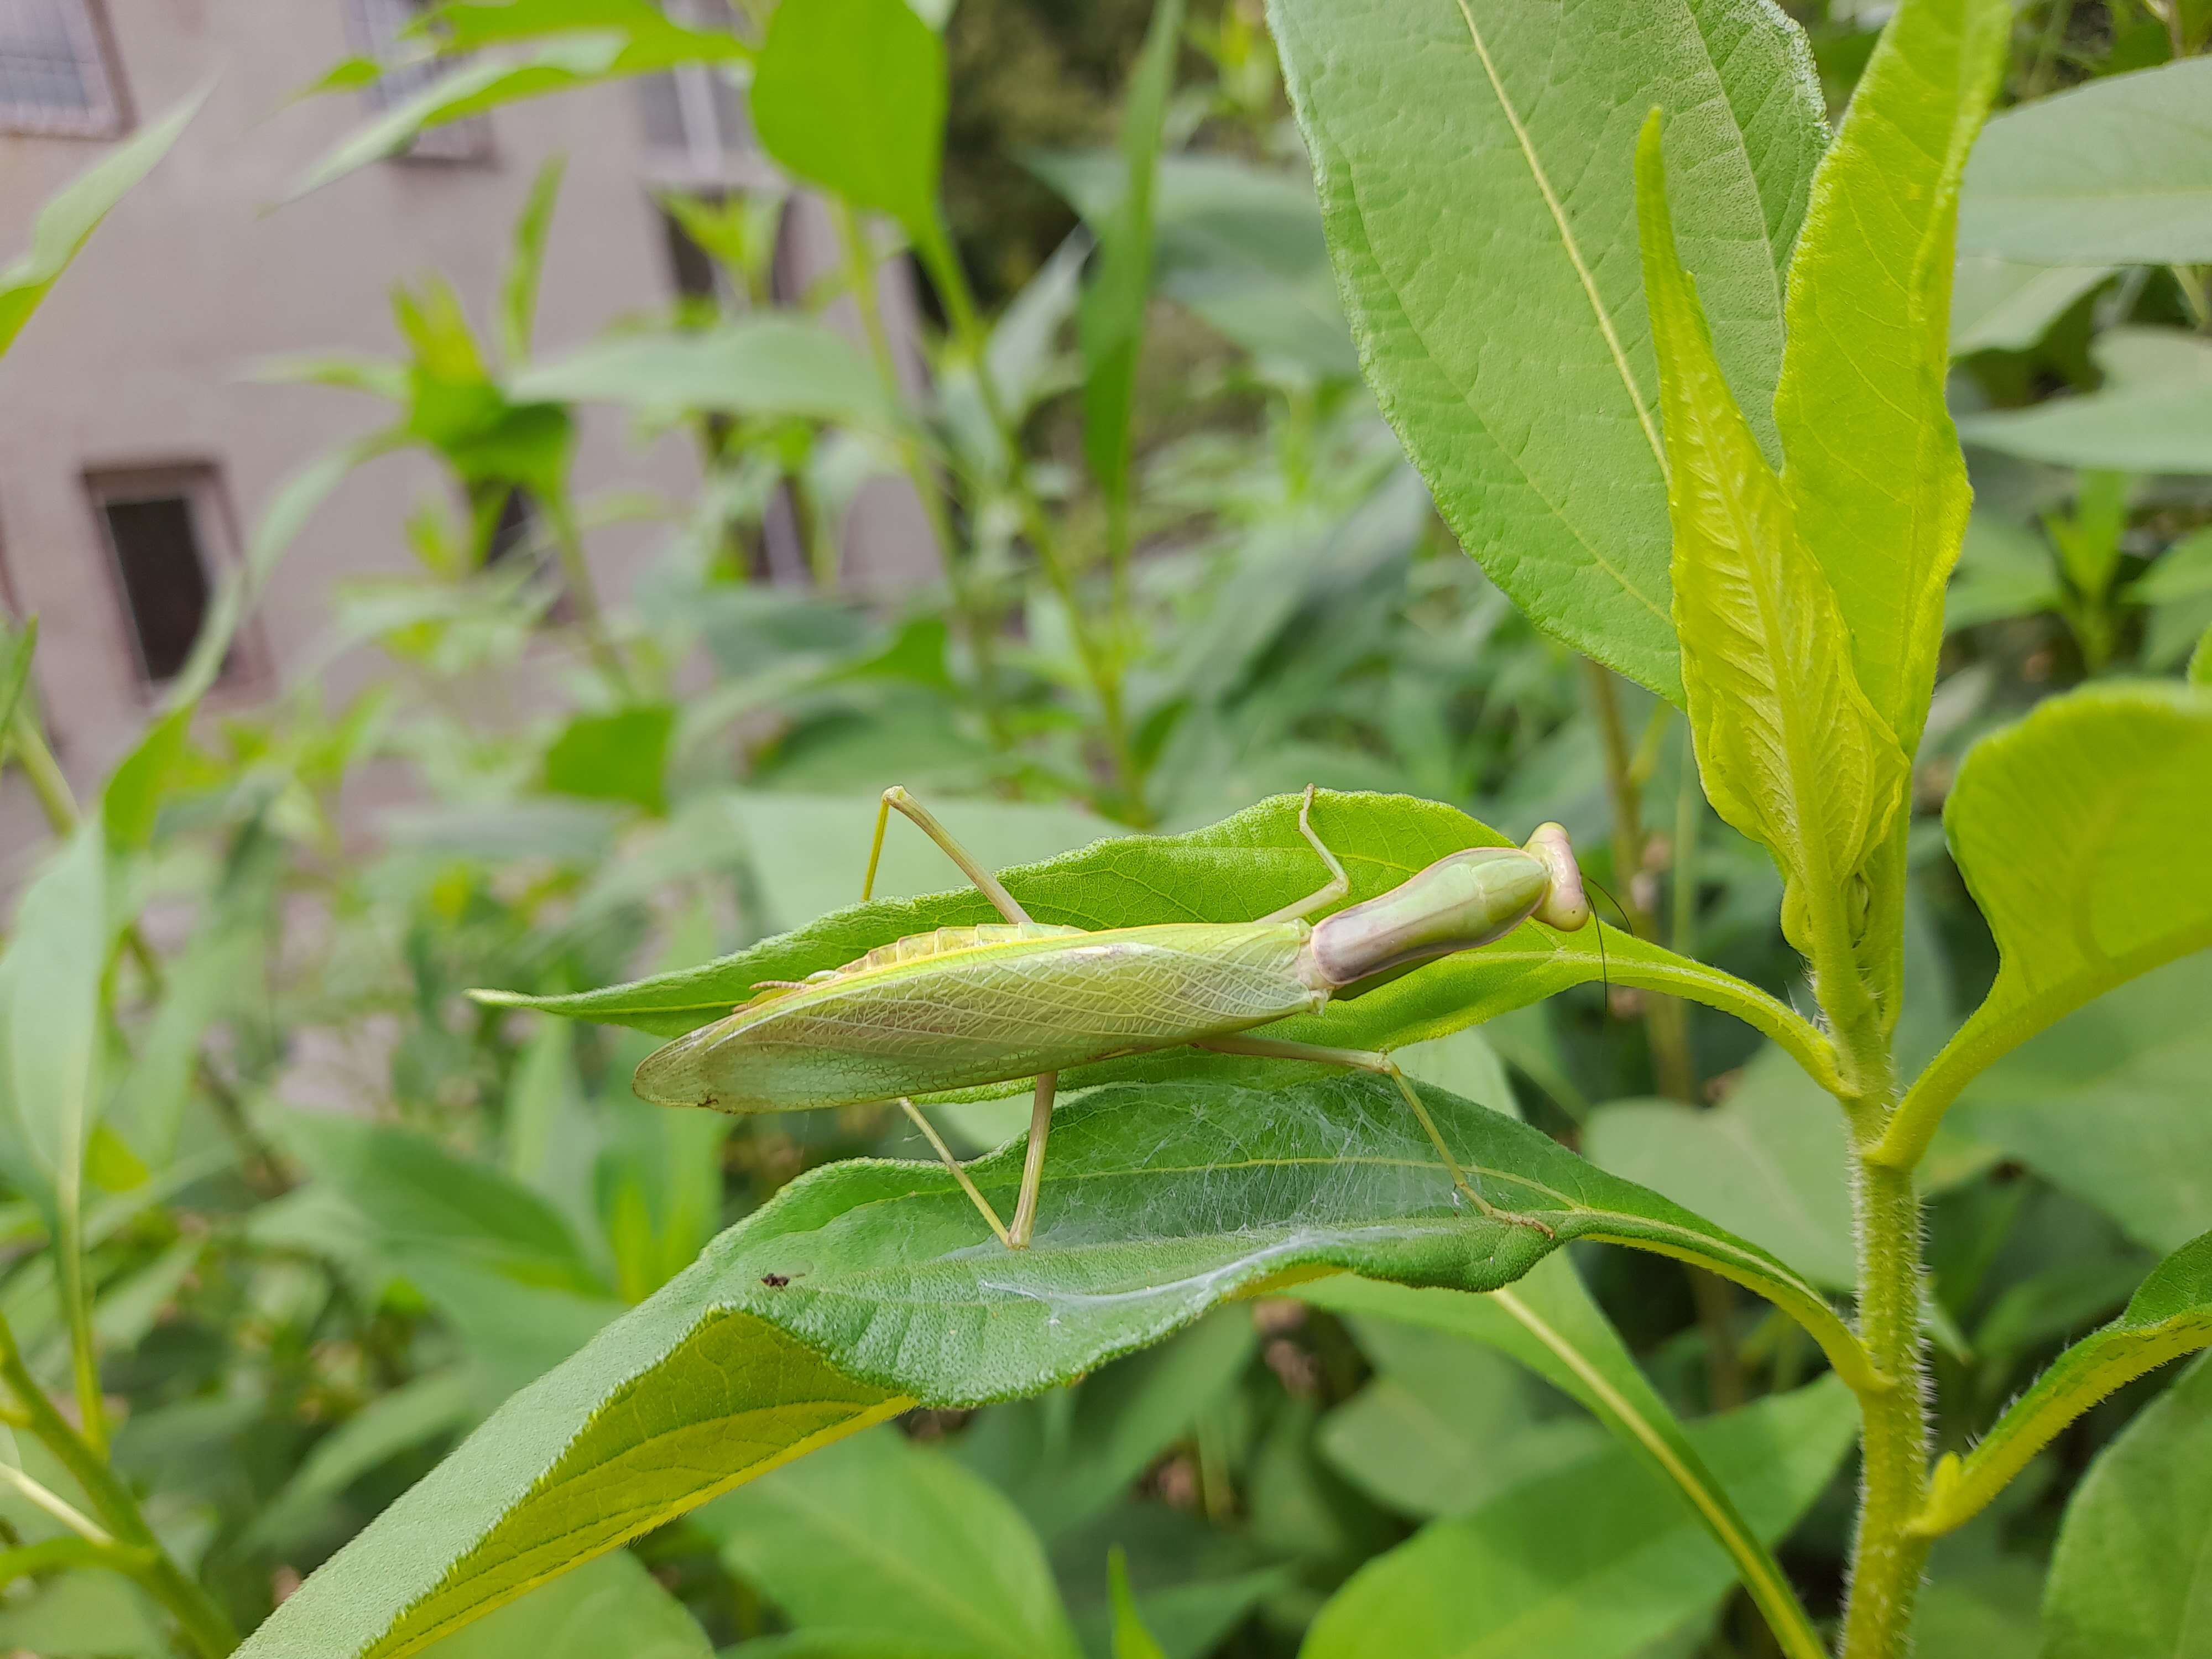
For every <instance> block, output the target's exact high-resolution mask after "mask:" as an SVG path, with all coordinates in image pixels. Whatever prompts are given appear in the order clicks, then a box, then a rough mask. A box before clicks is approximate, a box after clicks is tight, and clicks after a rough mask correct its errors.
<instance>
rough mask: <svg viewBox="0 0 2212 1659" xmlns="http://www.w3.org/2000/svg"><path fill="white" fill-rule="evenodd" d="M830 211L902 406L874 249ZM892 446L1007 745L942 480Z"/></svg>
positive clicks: (833, 207)
mask: <svg viewBox="0 0 2212 1659" xmlns="http://www.w3.org/2000/svg"><path fill="white" fill-rule="evenodd" d="M829 211H830V216H831V217H832V218H834V219H835V220H836V224H837V239H838V241H839V242H840V244H842V246H843V249H844V253H845V285H846V287H847V288H848V289H851V290H852V295H853V305H854V308H855V309H856V310H858V311H859V313H860V326H861V329H862V331H864V332H865V333H866V335H867V337H868V354H869V356H871V357H872V359H873V360H874V362H875V365H876V376H877V378H878V380H881V381H882V382H883V387H884V395H885V396H886V397H888V398H890V400H891V402H892V404H894V405H896V406H898V407H904V405H905V404H906V400H907V399H906V388H905V386H903V385H902V383H901V381H900V380H899V371H898V359H897V357H896V355H895V354H894V353H893V352H892V350H891V337H890V329H889V328H888V327H886V326H885V325H884V307H883V297H882V295H881V294H880V292H879V291H878V288H877V277H876V257H875V252H874V250H873V249H872V248H871V247H870V246H868V238H867V233H866V230H865V229H863V228H862V227H861V224H860V215H859V214H858V213H857V212H855V211H854V210H853V208H852V207H851V206H850V205H849V204H847V203H845V202H843V201H841V200H837V199H835V198H832V200H831V202H830V204H829ZM897 447H898V454H899V465H901V466H902V468H903V469H904V470H905V472H906V476H907V481H908V483H911V484H912V485H913V486H914V493H915V498H916V499H917V500H918V501H920V502H921V512H922V516H923V517H924V518H925V519H926V520H928V523H929V533H930V535H931V536H932V538H934V539H935V541H936V543H937V556H938V560H939V563H940V564H941V565H942V567H943V568H944V571H945V588H946V591H947V592H950V593H951V598H952V611H953V614H954V615H955V616H956V617H958V618H959V619H960V633H961V637H962V639H963V641H964V642H965V643H966V645H967V647H968V653H969V656H970V657H971V658H972V659H974V660H975V680H976V689H977V690H978V692H979V693H980V694H981V697H982V702H983V717H984V720H985V721H986V723H987V725H988V726H989V727H990V729H991V735H992V739H993V741H994V743H995V744H997V746H998V747H999V748H1000V749H1002V750H1003V749H1005V748H1006V745H1007V737H1006V726H1005V720H1004V716H1003V714H1002V712H1001V710H1000V699H999V668H998V642H997V640H996V638H995V636H994V633H993V630H992V627H991V622H990V618H989V617H987V616H985V615H984V614H983V611H982V608H981V604H980V603H979V601H978V599H977V596H976V593H975V588H974V586H973V584H972V583H971V582H970V581H969V571H968V568H967V561H966V560H965V559H964V558H963V557H962V556H961V552H960V544H959V542H958V540H957V538H955V537H954V535H953V533H952V518H951V514H950V513H947V512H946V511H945V485H944V481H943V480H942V479H940V478H939V477H938V476H937V473H936V471H935V470H934V469H933V467H931V465H929V461H928V458H927V456H925V455H924V454H923V453H922V450H921V444H920V443H919V442H917V441H915V439H913V438H911V437H908V436H905V435H901V437H900V438H899V440H898V444H897Z"/></svg>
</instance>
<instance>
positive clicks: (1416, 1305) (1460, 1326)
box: [1294, 1255, 1825, 1659]
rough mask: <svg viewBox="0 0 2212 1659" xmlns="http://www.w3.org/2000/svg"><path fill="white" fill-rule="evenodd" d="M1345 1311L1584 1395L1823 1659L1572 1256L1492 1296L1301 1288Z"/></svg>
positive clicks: (1765, 1605) (1780, 1625) (1794, 1637)
mask: <svg viewBox="0 0 2212 1659" xmlns="http://www.w3.org/2000/svg"><path fill="white" fill-rule="evenodd" d="M1294 1293H1295V1294H1296V1295H1297V1296H1298V1297H1301V1298H1302V1299H1303V1300H1305V1301H1308V1302H1311V1303H1314V1304H1317V1305H1318V1306H1321V1307H1324V1308H1328V1309H1331V1310H1335V1311H1337V1312H1340V1313H1352V1314H1367V1315H1372V1316H1378V1317H1382V1318H1388V1319H1396V1320H1401V1321H1404V1322H1407V1323H1411V1324H1416V1325H1423V1326H1426V1327H1429V1328H1431V1329H1434V1330H1438V1331H1445V1332H1449V1333H1451V1334H1454V1335H1457V1336H1462V1337H1468V1338H1472V1339H1473V1340H1475V1341H1477V1342H1480V1343H1484V1344H1486V1345H1487V1346H1491V1347H1494V1348H1497V1349H1498V1350H1499V1351H1500V1352H1503V1353H1505V1354H1507V1355H1509V1356H1510V1357H1511V1358H1514V1359H1516V1360H1517V1361H1519V1362H1520V1363H1521V1364H1523V1365H1525V1366H1527V1367H1528V1369H1529V1370H1533V1371H1534V1372H1535V1373H1536V1374H1537V1375H1538V1376H1541V1377H1543V1378H1544V1379H1545V1380H1546V1381H1547V1382H1549V1383H1552V1384H1553V1386H1554V1387H1556V1388H1558V1389H1560V1390H1561V1391H1562V1392H1564V1393H1565V1394H1567V1395H1570V1396H1571V1397H1572V1398H1574V1399H1576V1400H1577V1401H1581V1402H1582V1404H1583V1405H1584V1406H1585V1407H1588V1408H1589V1411H1590V1412H1591V1413H1593V1414H1594V1415H1595V1417H1596V1418H1597V1419H1598V1420H1599V1421H1600V1422H1601V1423H1602V1424H1603V1425H1605V1426H1606V1427H1607V1429H1608V1430H1610V1431H1612V1432H1613V1435H1614V1436H1615V1437H1618V1438H1619V1439H1620V1442H1621V1443H1622V1444H1623V1445H1625V1446H1626V1447H1627V1448H1628V1449H1630V1450H1631V1451H1632V1452H1633V1453H1635V1455H1637V1456H1638V1458H1639V1459H1640V1460H1641V1461H1642V1462H1643V1464H1644V1467H1645V1468H1647V1469H1649V1470H1650V1471H1651V1472H1653V1473H1654V1474H1656V1475H1657V1476H1658V1477H1659V1478H1660V1480H1662V1482H1664V1483H1665V1484H1666V1485H1668V1486H1672V1487H1673V1488H1674V1490H1675V1491H1676V1492H1679V1493H1680V1495H1681V1496H1682V1498H1685V1499H1686V1500H1687V1502H1688V1504H1689V1505H1690V1507H1691V1509H1692V1510H1693V1511H1694V1512H1695V1513H1696V1515H1697V1517H1698V1519H1699V1522H1701V1523H1702V1524H1703V1525H1704V1527H1705V1529H1706V1530H1707V1531H1708V1532H1709V1533H1711V1534H1712V1536H1713V1537H1714V1539H1715V1540H1717V1541H1718V1542H1719V1544H1720V1546H1721V1547H1722V1548H1723V1550H1725V1551H1726V1552H1727V1553H1728V1556H1729V1559H1730V1560H1731V1561H1733V1562H1734V1563H1735V1571H1736V1575H1737V1577H1739V1578H1740V1579H1741V1581H1742V1582H1743V1583H1744V1585H1745V1586H1746V1587H1747V1589H1748V1590H1749V1592H1750V1594H1751V1595H1752V1598H1753V1601H1756V1602H1757V1604H1758V1606H1759V1610H1760V1611H1761V1612H1762V1613H1764V1614H1765V1617H1766V1620H1767V1623H1768V1626H1770V1627H1771V1629H1772V1630H1773V1631H1774V1632H1775V1633H1776V1635H1777V1637H1778V1638H1779V1639H1780V1641H1781V1642H1782V1644H1783V1645H1784V1650H1786V1651H1787V1652H1788V1653H1789V1654H1790V1659H1825V1656H1824V1650H1823V1649H1822V1647H1821V1645H1820V1638H1818V1637H1817V1636H1816V1635H1814V1632H1813V1627H1812V1625H1811V1622H1810V1621H1809V1620H1808V1619H1807V1617H1806V1615H1805V1612H1804V1609H1803V1607H1802V1606H1801V1605H1800V1603H1799V1602H1798V1601H1797V1598H1796V1592H1795V1591H1794V1590H1792V1589H1791V1588H1790V1582H1789V1580H1788V1579H1787V1578H1786V1577H1784V1575H1783V1571H1782V1569H1781V1568H1780V1567H1779V1566H1778V1565H1776V1563H1775V1561H1774V1559H1773V1557H1772V1555H1771V1553H1769V1552H1768V1550H1767V1549H1766V1547H1765V1545H1764V1544H1763V1543H1762V1542H1761V1541H1760V1539H1759V1534H1758V1533H1757V1531H1756V1530H1755V1529H1754V1528H1753V1526H1752V1524H1751V1522H1750V1521H1749V1520H1748V1519H1747V1517H1746V1516H1745V1515H1744V1513H1743V1512H1742V1511H1741V1510H1739V1509H1738V1508H1737V1506H1736V1504H1735V1500H1734V1499H1733V1498H1730V1496H1729V1489H1728V1487H1726V1486H1723V1485H1722V1484H1721V1482H1720V1480H1718V1479H1717V1477H1716V1476H1715V1474H1713V1472H1712V1470H1711V1468H1707V1467H1706V1464H1705V1460H1704V1458H1703V1457H1701V1456H1700V1455H1699V1451H1698V1449H1697V1448H1696V1447H1695V1446H1694V1445H1692V1443H1691V1442H1690V1439H1689V1437H1688V1435H1687V1433H1686V1431H1684V1429H1683V1427H1682V1425H1681V1424H1680V1422H1679V1421H1678V1420H1676V1419H1675V1416H1674V1412H1673V1411H1672V1410H1670V1409H1669V1408H1668V1405H1667V1402H1666V1401H1663V1400H1662V1399H1661V1398H1660V1397H1659V1394H1658V1391H1657V1390H1656V1389H1654V1388H1653V1387H1652V1386H1651V1383H1650V1380H1649V1379H1648V1378H1646V1377H1645V1376H1644V1372H1643V1370H1642V1369H1641V1368H1640V1367H1638V1364H1637V1363H1636V1358H1635V1356H1634V1355H1632V1354H1631V1353H1630V1352H1629V1351H1628V1345H1627V1344H1626V1343H1625V1342H1623V1341H1622V1340H1620V1334H1619V1333H1618V1332H1616V1331H1615V1330H1614V1329H1613V1326H1612V1324H1611V1323H1610V1322H1608V1321H1607V1318H1606V1316H1605V1314H1604V1313H1603V1311H1602V1310H1600V1308H1599V1307H1598V1305H1597V1304H1596V1303H1595V1301H1593V1300H1592V1299H1591V1298H1590V1295H1589V1291H1586V1290H1584V1289H1583V1285H1582V1281H1581V1280H1580V1279H1577V1277H1576V1275H1575V1271H1574V1267H1573V1264H1572V1263H1571V1261H1568V1260H1567V1259H1566V1258H1565V1256H1564V1255H1562V1256H1556V1257H1553V1258H1552V1259H1550V1260H1548V1261H1544V1262H1541V1263H1540V1264H1539V1265H1538V1266H1537V1267H1536V1268H1535V1269H1534V1271H1533V1272H1531V1273H1528V1274H1527V1275H1526V1276H1525V1277H1524V1278H1522V1279H1521V1280H1520V1281H1519V1282H1518V1283H1517V1284H1515V1285H1509V1286H1507V1287H1506V1288H1504V1289H1503V1290H1499V1291H1492V1292H1490V1293H1489V1294H1487V1295H1481V1296H1467V1295H1462V1294H1460V1293H1459V1292H1456V1291H1449V1290H1443V1289H1414V1288H1409V1287H1407V1286H1406V1285H1387V1284H1377V1283H1375V1282H1373V1281H1371V1280H1368V1279H1352V1278H1348V1277H1340V1278H1337V1279H1323V1280H1322V1281H1321V1282H1319V1283H1318V1284H1314V1285H1305V1286H1304V1287H1302V1288H1300V1289H1299V1290H1298V1291H1296V1292H1294Z"/></svg>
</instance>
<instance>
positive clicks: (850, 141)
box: [751, 0, 946, 246]
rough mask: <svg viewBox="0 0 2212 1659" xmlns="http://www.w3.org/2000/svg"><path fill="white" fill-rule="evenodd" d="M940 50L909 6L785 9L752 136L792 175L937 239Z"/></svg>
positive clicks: (865, 0)
mask: <svg viewBox="0 0 2212 1659" xmlns="http://www.w3.org/2000/svg"><path fill="white" fill-rule="evenodd" d="M945 97H946V82H945V42H944V41H943V40H939V38H938V35H937V33H936V31H934V30H933V29H932V28H931V27H929V25H928V24H927V23H925V22H923V21H922V20H921V18H920V17H919V16H917V15H915V11H914V9H913V8H912V7H910V6H908V4H907V3H906V0H807V3H806V4H805V5H803V6H779V7H778V8H776V11H775V16H774V17H772V18H771V19H770V20H769V27H768V38H767V40H765V41H763V43H762V46H761V54H760V62H759V64H758V66H757V68H756V69H755V70H754V72H753V84H752V103H751V108H752V118H753V130H754V131H756V132H757V133H758V134H759V135H760V143H761V148H762V149H764V150H766V151H767V152H768V154H769V157H770V159H772V160H773V161H775V163H776V165H777V166H779V167H782V168H783V169H784V171H785V172H787V173H791V174H793V176H794V177H797V178H800V179H805V180H806V181H807V182H808V183H810V184H814V185H820V186H821V187H822V188H823V189H824V190H826V191H829V192H831V193H832V194H833V195H836V196H840V197H843V198H844V199H845V200H846V201H847V202H848V203H850V204H852V205H853V206H854V207H856V208H866V209H868V210H872V211H873V212H877V213H883V214H888V215H889V216H890V217H891V218H893V219H896V220H897V221H898V222H899V223H900V224H902V225H903V226H904V227H905V228H906V232H907V234H908V235H909V236H911V237H912V238H913V239H914V240H915V243H916V245H917V246H920V245H923V244H927V243H933V242H935V241H938V240H941V238H942V234H943V233H942V231H941V230H940V229H939V220H938V213H937V179H938V171H939V167H941V165H942V164H943V161H944V155H945Z"/></svg>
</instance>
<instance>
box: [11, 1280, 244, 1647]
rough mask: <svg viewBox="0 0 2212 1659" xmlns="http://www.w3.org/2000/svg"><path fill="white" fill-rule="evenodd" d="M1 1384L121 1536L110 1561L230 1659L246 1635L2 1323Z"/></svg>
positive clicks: (201, 1643) (192, 1637)
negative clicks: (63, 1409)
mask: <svg viewBox="0 0 2212 1659" xmlns="http://www.w3.org/2000/svg"><path fill="white" fill-rule="evenodd" d="M0 1385H4V1386H5V1388H6V1389H7V1391H8V1392H9V1394H12V1395H15V1403H16V1405H17V1406H18V1407H20V1408H21V1412H22V1413H23V1417H24V1419H25V1422H26V1425H27V1427H28V1429H29V1431H30V1432H31V1433H33V1434H34V1435H36V1436H37V1437H39V1440H40V1443H42V1444H43V1445H44V1446H45V1447H46V1449H47V1450H48V1451H50V1452H52V1454H53V1455H54V1456H55V1457H56V1458H57V1459H58V1461H59V1462H60V1463H61V1465H62V1467H63V1468H65V1469H67V1470H68V1471H69V1472H70V1476H71V1477H72V1478H73V1479H74V1480H76V1483H77V1485H78V1486H82V1488H83V1489H84V1494H85V1496H86V1497H87V1498H90V1499H91V1500H92V1505H93V1507H94V1509H95V1510H99V1512H100V1519H101V1520H102V1521H104V1522H106V1523H107V1527H108V1529H109V1531H110V1532H112V1534H113V1535H114V1546H115V1555H114V1557H113V1559H112V1560H111V1561H110V1562H109V1563H108V1565H113V1566H115V1567H116V1568H117V1570H118V1571H126V1572H129V1573H130V1575H131V1577H134V1578H136V1579H137V1581H138V1582H139V1583H141V1584H143V1586H144V1587H145V1588H146V1590H147V1592H148V1593H149V1595H152V1596H154V1598H155V1600H156V1601H160V1602H161V1605H162V1606H163V1607H167V1609H168V1610H169V1612H170V1613H171V1614H172V1615H173V1617H174V1618H175V1619H176V1621H177V1623H178V1625H179V1627H181V1628H182V1630H183V1631H184V1633H185V1638H186V1639H187V1640H188V1641H190V1642H191V1644H192V1647H193V1649H194V1650H196V1651H197V1652H198V1653H199V1654H200V1655H202V1656H203V1659H222V1656H224V1655H225V1654H228V1653H229V1652H231V1651H232V1650H234V1649H235V1648H236V1647H237V1646H238V1633H237V1632H236V1631H234V1630H233V1629H232V1628H231V1624H230V1620H229V1619H228V1617H227V1616H225V1614H224V1613H223V1611H222V1608H221V1607H217V1606H216V1604H215V1601H213V1599H212V1598H210V1596H209V1595H208V1593H207V1592H206V1591H205V1590H204V1589H201V1588H200V1587H199V1585H198V1584H197V1583H194V1582H193V1581H192V1579H191V1578H190V1577H186V1575H185V1571H184V1569H183V1568H181V1567H179V1565H177V1563H176V1561H175V1559H173V1557H171V1555H170V1554H169V1553H168V1552H167V1550H165V1549H163V1548H162V1547H161V1541H160V1540H159V1539H157V1538H156V1537H155V1535H154V1530H153V1528H151V1527H149V1526H148V1525H147V1524H146V1517H145V1516H144V1515H143V1513H142V1512H141V1511H140V1510H139V1508H138V1502H137V1499H136V1498H133V1497H132V1496H131V1491H130V1488H129V1487H127V1486H125V1485H124V1484H123V1482H122V1481H121V1480H118V1479H117V1478H116V1475H115V1473H114V1471H113V1470H112V1469H111V1468H108V1466H107V1462H106V1458H105V1457H103V1456H102V1455H100V1453H99V1452H98V1451H96V1450H95V1449H94V1448H93V1446H92V1445H91V1443H89V1442H88V1441H87V1440H86V1439H85V1437H83V1436H82V1435H81V1434H79V1433H78V1432H77V1431H76V1429H74V1428H72V1427H71V1426H70V1423H69V1420H68V1419H66V1418H64V1417H63V1415H62V1414H61V1413H59V1412H58V1411H56V1410H55V1409H54V1403H53V1401H51V1400H49V1399H47V1398H46V1390H45V1389H41V1388H40V1386H39V1383H38V1379H37V1378H36V1377H34V1376H32V1375H31V1372H30V1369H29V1367H27V1365H25V1364H24V1363H23V1353H22V1350H21V1348H19V1347H17V1346H16V1345H15V1332H14V1331H13V1330H12V1329H10V1328H9V1325H8V1323H7V1322H6V1320H4V1319H0Z"/></svg>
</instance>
